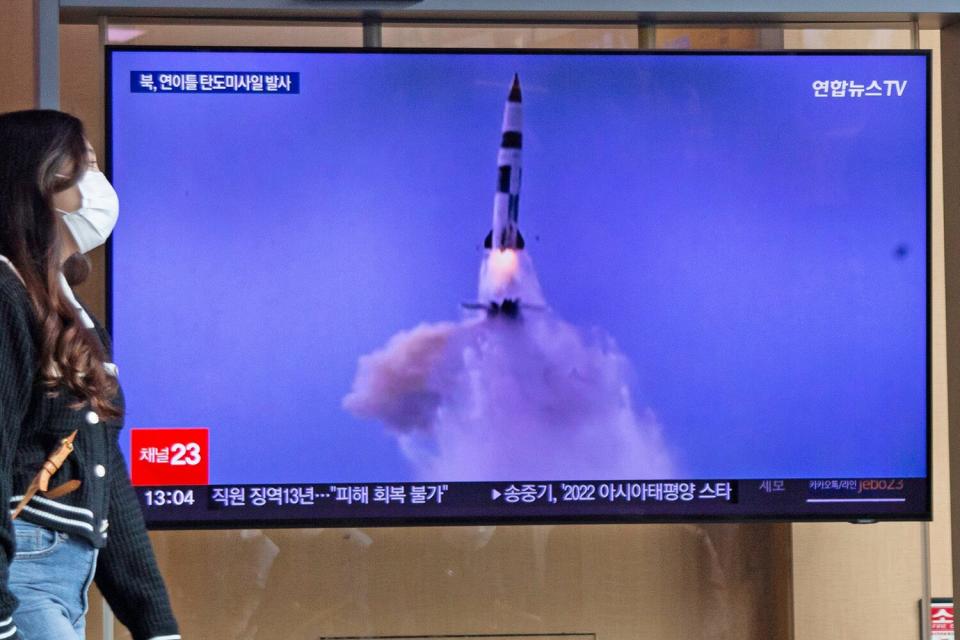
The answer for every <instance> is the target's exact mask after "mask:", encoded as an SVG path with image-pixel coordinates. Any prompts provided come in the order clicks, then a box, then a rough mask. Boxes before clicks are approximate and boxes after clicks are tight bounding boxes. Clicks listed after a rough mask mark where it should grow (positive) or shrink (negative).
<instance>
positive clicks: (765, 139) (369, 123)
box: [111, 51, 927, 483]
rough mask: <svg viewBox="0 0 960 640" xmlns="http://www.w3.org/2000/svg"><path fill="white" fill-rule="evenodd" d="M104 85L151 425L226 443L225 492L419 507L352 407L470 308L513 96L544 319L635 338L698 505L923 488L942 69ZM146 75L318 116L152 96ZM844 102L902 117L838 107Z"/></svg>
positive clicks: (798, 61) (771, 66)
mask: <svg viewBox="0 0 960 640" xmlns="http://www.w3.org/2000/svg"><path fill="white" fill-rule="evenodd" d="M112 56H113V76H112V81H113V86H112V96H111V100H112V105H113V106H112V109H113V110H112V123H111V129H112V140H111V144H112V170H113V182H114V185H115V187H116V189H117V191H118V193H119V195H120V199H121V217H120V222H119V224H118V227H117V230H116V232H115V234H114V237H113V243H112V251H113V331H114V341H115V348H116V353H115V359H116V361H117V363H118V364H119V366H120V371H121V382H122V384H123V385H124V390H125V392H126V396H127V402H128V418H127V426H128V427H177V426H183V427H197V426H202V427H209V428H210V429H211V437H210V442H211V474H210V479H211V482H214V483H254V482H298V481H305V480H309V481H331V482H333V481H336V482H361V481H367V482H383V481H402V480H406V479H408V478H409V477H410V469H409V465H408V463H407V462H406V461H405V460H404V458H403V457H402V455H401V454H400V452H399V451H398V449H397V445H396V443H395V441H394V440H393V439H392V438H391V437H390V436H389V435H388V434H387V433H386V431H385V430H384V429H383V427H382V426H381V425H379V424H376V423H373V422H364V421H358V420H356V419H354V418H353V417H352V416H350V415H349V414H348V413H347V412H346V411H344V410H343V409H342V408H341V405H340V401H341V399H342V397H343V396H344V395H345V394H346V393H347V392H348V391H349V389H350V386H351V383H352V381H353V376H354V374H355V372H356V364H357V358H358V357H359V356H360V355H362V354H365V353H369V352H371V351H373V350H375V349H377V348H379V347H380V346H382V345H383V344H384V343H385V342H386V341H387V339H389V337H390V336H391V335H393V334H394V333H396V332H397V331H400V330H403V329H409V328H412V327H414V326H416V325H417V324H418V323H420V322H423V321H430V322H435V321H443V320H457V319H458V318H459V317H460V310H459V308H458V307H459V303H460V302H462V301H466V300H471V299H473V297H474V296H475V295H476V283H477V270H478V267H479V263H480V259H481V257H482V250H481V243H482V241H483V237H484V236H485V235H486V233H487V231H489V226H490V218H491V213H492V202H493V192H494V185H495V177H496V162H495V159H496V152H497V146H498V143H499V133H500V131H499V127H500V118H501V114H502V108H503V101H504V99H505V97H506V92H507V88H508V86H509V82H510V79H511V78H512V76H513V73H514V72H518V73H519V74H520V79H521V83H522V85H523V90H524V119H525V129H524V156H523V166H524V174H523V176H524V182H523V188H522V193H521V203H520V229H521V231H522V233H523V234H524V236H525V238H526V239H527V250H528V251H529V252H530V254H531V256H532V257H533V259H534V263H535V265H536V267H537V272H538V275H539V278H540V281H541V283H542V285H543V290H544V294H545V296H546V299H547V301H548V302H549V303H550V305H551V306H552V307H553V308H554V310H555V311H556V313H557V315H558V316H559V317H561V318H563V319H564V320H566V321H568V322H571V323H573V324H574V325H576V326H579V327H582V328H583V329H585V330H589V329H590V328H591V327H600V328H602V329H603V330H604V331H606V332H607V333H609V334H610V335H612V336H613V337H614V339H615V340H616V341H617V343H618V345H619V347H620V348H621V349H622V350H623V352H624V353H625V354H626V355H627V356H628V357H629V359H630V361H631V363H632V365H633V368H634V372H635V380H634V385H633V387H634V388H633V392H634V397H635V399H636V402H637V404H638V405H639V406H642V407H649V408H650V409H652V411H653V412H654V413H655V414H656V416H657V419H658V421H659V422H660V423H661V424H662V425H663V429H664V437H665V440H666V441H667V443H668V444H669V445H670V447H671V448H672V449H673V451H675V453H676V458H677V462H678V466H679V467H680V468H681V469H682V471H683V473H684V475H686V476H688V477H698V478H711V477H716V478H721V477H722V478H762V477H774V478H784V477H839V476H888V475H889V476H923V475H925V473H926V443H925V434H926V409H925V406H926V396H925V385H926V378H925V376H926V352H925V345H926V326H925V313H926V289H925V269H926V266H925V257H926V251H927V247H926V148H925V144H926V143H925V135H926V133H925V117H926V111H925V109H926V106H925V93H926V87H925V78H926V72H925V68H924V58H922V57H919V56H880V55H860V56H857V55H846V56H828V55H816V56H814V55H803V56H757V55H750V56H743V55H741V56H737V55H726V56H707V55H636V56H633V55H629V56H628V55H583V56H576V55H571V56H563V55H546V54H538V55H509V54H410V53H407V54H389V53H378V54H371V53H363V54H360V53H222V52H144V51H115V52H113V54H112ZM131 70H210V71H228V70H238V71H240V70H242V71H252V70H269V71H298V72H300V74H301V93H300V94H299V95H295V96H279V95H274V96H262V95H156V94H132V93H130V76H129V73H130V71H131ZM831 79H846V80H855V81H857V82H861V83H864V82H869V81H871V80H880V81H882V80H888V79H889V80H907V81H908V87H907V91H906V93H905V95H904V96H903V97H881V98H861V99H853V98H846V99H839V98H827V99H822V98H819V99H818V98H815V97H814V96H813V90H812V88H811V83H812V82H813V81H814V80H831ZM545 446H548V447H549V446H563V443H562V442H554V443H545ZM437 480H442V478H437Z"/></svg>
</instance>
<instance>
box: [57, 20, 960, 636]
mask: <svg viewBox="0 0 960 640" xmlns="http://www.w3.org/2000/svg"><path fill="white" fill-rule="evenodd" d="M61 34H62V38H61V39H62V53H63V62H62V74H61V77H62V91H63V105H64V109H65V110H68V111H72V112H74V113H76V114H77V115H79V116H80V117H81V118H82V119H83V120H84V121H85V122H86V123H87V127H88V131H89V132H90V137H91V139H92V140H93V142H94V145H95V146H97V148H98V150H100V151H101V153H102V151H103V128H102V118H103V103H102V96H101V95H100V93H99V92H98V91H94V90H91V87H102V86H103V78H102V76H101V73H102V66H101V62H100V61H101V55H102V52H101V50H100V47H99V35H98V30H97V28H96V27H92V26H85V25H65V26H63V27H62V30H61ZM107 37H108V40H109V42H110V43H112V44H121V43H122V44H134V45H136V44H142V45H161V44H165V45H175V44H179V45H196V46H202V45H238V46H245V45H249V46H270V45H274V46H276V45H283V46H358V45H359V44H360V43H361V42H362V28H361V27H360V26H359V25H357V24H346V23H345V24H323V25H316V24H309V25H306V24H301V23H297V24H278V23H260V24H251V23H220V24H210V23H198V22H189V21H183V22H177V23H169V22H164V23H153V22H150V21H137V22H129V21H127V22H111V23H110V25H109V28H108V30H107ZM382 41H383V45H384V46H398V47H443V46H450V47H550V48H553V47H556V48H591V47H602V48H636V47H639V46H641V44H642V43H651V44H654V45H655V46H656V47H657V48H682V49H723V48H731V49H753V48H767V49H774V48H779V47H786V48H803V47H806V48H851V47H866V46H873V47H881V48H905V47H909V44H910V33H909V31H906V30H904V29H888V30H882V31H871V30H864V31H855V30H850V29H841V30H828V29H817V30H806V29H793V28H791V29H786V30H783V31H782V32H781V30H779V29H771V28H764V29H752V28H740V27H738V28H732V29H723V28H716V27H711V28H700V27H698V28H692V27H678V26H670V27H658V28H656V29H638V28H636V27H633V26H620V25H614V26H597V25H589V26H517V25H510V26H494V25H489V26H488V25H385V26H384V27H383V38H382ZM98 260H99V258H98ZM95 265H96V269H97V270H96V273H95V276H94V278H93V279H92V280H91V282H90V283H89V284H88V285H87V287H86V288H85V297H86V298H87V299H88V300H91V301H92V302H93V305H94V310H95V311H96V312H97V313H99V314H100V315H101V316H102V310H103V297H104V279H103V270H102V261H99V262H98V261H95ZM919 527H920V525H917V524H915V523H907V524H885V525H882V526H881V527H875V528H855V527H850V526H848V525H842V524H832V525H819V524H806V525H802V526H800V527H792V528H791V527H790V526H789V525H785V524H749V525H738V524H729V525H641V526H615V525H604V526H572V525H564V526H529V527H522V526H500V527H493V526H477V527H448V528H437V527H423V528H380V529H297V530H290V529H273V530H242V531H194V532H158V533H153V534H152V539H153V541H154V545H155V549H156V552H157V555H158V558H159V560H160V563H161V567H162V570H163V572H164V575H165V576H166V579H167V583H168V587H169V589H170V593H171V597H172V600H173V604H174V608H175V610H176V611H177V613H178V617H179V620H180V623H181V627H182V631H183V635H184V638H216V639H217V640H231V639H234V638H236V639H241V638H242V639H254V640H259V639H270V640H273V639H276V638H284V639H285V640H287V639H289V640H298V639H304V640H315V639H317V638H320V637H327V638H330V637H344V636H348V637H385V636H411V637H426V636H431V637H449V636H463V635H469V634H477V635H481V636H484V637H489V638H496V639H499V638H501V637H505V636H512V637H516V636H527V637H537V638H541V639H544V640H552V638H554V637H556V636H558V635H559V634H565V637H567V638H568V639H570V638H571V636H570V635H566V634H573V636H572V637H573V638H576V639H577V640H579V638H581V637H590V638H598V637H600V638H604V639H619V638H624V639H626V638H647V637H649V638H662V639H664V640H673V639H677V640H680V639H681V638H684V639H685V638H705V639H711V640H713V639H716V640H723V639H730V640H733V639H737V640H739V639H747V640H749V639H753V638H756V639H758V640H759V639H760V638H763V639H771V638H789V637H793V635H794V633H796V638H797V640H807V639H810V640H812V639H813V638H818V639H819V638H822V637H841V636H840V635H837V634H836V625H835V624H834V623H833V622H832V621H835V620H837V619H840V618H844V619H845V620H846V619H848V620H850V621H851V624H853V622H855V621H856V620H857V619H862V618H863V614H862V613H857V614H856V615H850V612H861V608H860V606H859V604H860V603H861V602H862V601H863V600H869V599H871V598H873V600H870V601H871V602H873V603H874V605H875V606H874V605H872V606H871V608H870V613H869V615H870V616H871V617H872V619H873V620H874V621H875V622H876V625H874V626H871V629H874V627H876V628H878V629H883V628H887V630H889V631H891V633H892V632H893V631H896V633H893V634H892V635H890V634H888V635H883V633H881V632H878V634H877V637H894V636H895V635H896V636H897V637H910V635H909V634H910V629H913V630H915V629H916V624H915V623H916V618H915V617H911V616H910V614H908V613H905V611H906V610H907V608H909V607H911V606H912V607H914V609H913V610H914V611H915V610H916V609H915V607H916V598H917V597H918V594H919V593H920V592H922V589H921V583H920V579H921V578H920V577H919V574H920V571H919V568H918V566H917V562H916V561H915V560H916V558H918V557H919V543H918V537H917V536H916V535H915V534H914V532H915V531H918V530H919ZM864 531H866V532H867V533H866V534H864V533H862V532H864ZM792 536H793V537H796V538H797V539H796V540H794V539H793V537H792ZM947 544H949V543H947ZM878 557H884V558H896V559H897V561H895V562H894V561H892V560H891V561H889V562H888V561H884V562H882V563H878V562H877V561H876V559H877V558H878ZM878 564H881V565H883V566H881V567H879V568H878V567H877V565H878ZM795 566H796V567H799V568H800V571H797V570H796V569H795ZM823 581H830V582H831V585H832V586H831V588H830V589H828V590H823V589H821V586H822V584H823ZM876 584H884V585H888V586H890V585H898V586H899V587H902V588H899V589H894V588H893V587H892V586H890V588H887V589H885V590H884V591H883V593H882V597H879V596H876V592H875V591H874V589H873V587H874V586H875V585H876ZM794 593H796V594H797V595H796V596H794ZM935 595H948V594H935ZM91 600H92V608H91V614H90V616H89V619H88V625H89V629H90V631H89V637H91V638H96V637H100V635H99V634H100V628H99V615H98V611H99V609H98V607H99V602H100V599H99V598H92V599H91ZM794 600H796V602H797V603H798V605H799V606H798V608H797V610H796V611H794V609H793V602H794ZM794 614H796V615H797V619H796V621H795V622H794V620H793V619H792V616H793V615H794ZM894 619H895V620H894ZM891 621H892V622H895V623H896V624H894V625H891V624H888V623H889V622H891ZM911 624H912V625H913V626H912V627H910V628H908V627H909V625H911ZM896 625H900V626H896ZM844 628H846V627H844ZM850 629H851V635H850V636H848V637H853V636H854V635H857V632H855V631H852V629H857V630H862V629H861V628H860V627H855V626H851V628H850ZM901 631H903V633H901ZM831 633H833V635H832V636H831V635H830V634H831ZM116 637H117V638H129V637H130V636H129V634H128V633H127V632H126V631H125V630H123V629H121V627H120V626H119V625H117V627H116Z"/></svg>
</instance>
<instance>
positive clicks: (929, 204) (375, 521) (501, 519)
mask: <svg viewBox="0 0 960 640" xmlns="http://www.w3.org/2000/svg"><path fill="white" fill-rule="evenodd" d="M125 51H136V52H165V51H173V52H198V53H201V52H202V53H320V54H323V53H340V54H342V53H353V54H385V53H386V54H407V55H418V54H438V53H439V54H452V55H502V54H508V55H530V56H546V55H580V56H611V55H612V56H709V57H733V56H760V57H792V56H836V57H849V56H890V57H922V58H924V60H925V69H926V92H925V94H926V95H925V104H926V109H925V117H926V123H925V124H926V127H925V128H926V190H925V191H926V220H925V222H926V292H925V293H926V309H925V313H926V340H925V343H926V372H925V373H926V381H925V383H926V384H925V388H926V467H927V476H926V478H925V480H926V492H925V493H926V504H925V505H924V508H923V509H922V510H919V511H910V512H904V513H898V514H889V513H881V512H877V511H869V510H864V511H862V512H859V513H856V514H853V515H848V514H844V515H836V514H795V513H794V514H790V513H783V514H776V515H766V514H758V515H756V516H746V517H741V516H738V515H733V516H715V515H693V516H676V517H675V516H672V515H671V516H657V515H633V514H619V513H610V514H609V515H608V516H596V517H594V516H587V517H584V516H567V515H561V516H556V517H552V516H551V517H535V518H531V517H526V516H519V517H517V516H502V515H500V516H489V517H467V518H465V517H454V516H451V517H444V518H432V517H409V518H407V517H401V518H371V517H358V518H306V519H283V520H272V519H271V520H262V519H250V518H245V519H231V520H229V521H221V520H163V521H156V520H151V519H150V517H149V513H148V512H145V513H144V516H145V519H146V522H147V526H148V528H149V529H152V530H157V531H162V530H221V529H222V530H230V529H246V528H261V529H275V528H315V527H409V526H475V525H543V524H654V523H701V522H702V523H707V522H713V523H719V522H725V523H746V522H854V523H873V522H897V521H908V522H929V521H931V520H932V519H933V508H932V505H933V397H932V375H933V374H932V372H933V369H932V353H933V346H932V310H931V305H932V300H931V294H932V241H933V238H932V209H933V200H932V196H933V191H932V180H933V177H932V168H933V167H932V153H933V149H932V139H933V138H932V135H933V133H932V127H933V124H932V108H933V104H932V95H933V88H932V84H931V82H932V73H933V70H932V51H931V50H929V49H794V50H771V51H767V50H715V49H704V50H673V49H671V50H640V49H564V48H556V49H539V48H538V49H510V48H461V47H456V48H444V47H376V48H371V47H275V46H268V47H257V46H179V45H177V46H175V45H161V46H156V45H144V46H138V45H106V46H105V47H104V57H105V60H104V71H105V73H104V103H105V116H104V117H105V121H104V132H105V147H106V148H105V150H104V152H105V153H104V155H105V157H106V171H105V173H106V175H107V177H108V178H109V179H110V180H111V181H112V179H113V102H112V85H113V82H112V80H113V54H114V53H120V52H125ZM105 257H106V273H105V289H106V315H107V318H106V323H107V328H108V331H110V332H111V334H112V331H113V238H112V237H111V238H110V239H108V241H107V244H106V252H105ZM758 480H759V479H755V478H743V479H737V480H736V481H737V482H750V481H758ZM651 481H656V480H655V479H651ZM542 482H550V481H546V480H545V481H542ZM353 484H362V483H353ZM383 484H398V483H389V482H384V483H383Z"/></svg>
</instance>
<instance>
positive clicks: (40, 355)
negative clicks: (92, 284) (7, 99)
mask: <svg viewBox="0 0 960 640" xmlns="http://www.w3.org/2000/svg"><path fill="white" fill-rule="evenodd" d="M117 212H118V204H117V200H116V194H115V193H114V192H113V189H112V187H110V185H109V183H108V182H107V181H106V178H104V177H103V174H102V173H100V172H99V169H98V168H97V166H96V158H95V156H94V155H93V154H92V149H90V148H89V147H88V145H87V143H86V139H85V138H84V134H83V125H82V124H81V123H80V121H79V120H77V119H76V118H74V117H72V116H69V115H67V114H64V113H60V112H58V111H19V112H15V113H8V114H4V115H0V501H8V502H9V504H10V508H11V509H12V510H13V509H16V519H15V520H13V522H11V512H10V511H6V510H2V514H3V515H2V518H3V522H2V523H0V525H2V526H0V640H6V639H7V638H23V639H25V640H34V639H36V640H51V639H56V640H69V639H74V638H83V637H84V614H85V613H86V608H87V588H88V586H89V584H90V582H91V580H96V583H97V586H98V587H99V589H100V591H101V593H103V595H104V596H105V597H106V599H107V602H108V603H109V604H110V606H111V608H112V609H113V610H114V612H115V613H116V614H117V617H118V618H119V619H120V621H121V622H122V623H123V624H124V625H126V626H127V628H128V629H129V630H130V631H131V633H132V634H133V637H134V639H135V640H176V639H179V638H180V635H179V634H178V631H177V623H176V621H175V620H174V617H173V613H172V611H171V609H170V604H169V599H168V597H167V593H166V589H165V588H164V584H163V579H162V578H161V577H160V574H159V571H158V569H157V565H156V561H155V559H154V556H153V551H152V549H151V547H150V541H149V538H148V537H147V534H146V530H145V527H144V523H143V518H142V515H141V513H140V507H139V504H138V502H137V498H136V495H135V494H134V491H133V488H132V486H131V485H130V480H129V478H128V476H127V471H126V466H125V463H124V460H123V457H122V455H121V453H120V449H119V446H118V435H119V431H120V429H121V427H122V416H123V395H122V393H121V392H120V389H119V387H118V385H117V380H116V378H115V376H114V374H115V371H116V368H115V367H113V365H112V364H111V363H110V362H109V352H110V351H109V350H110V345H109V339H108V337H107V335H106V332H105V331H104V330H103V328H102V327H101V326H100V325H99V324H97V323H96V322H94V321H93V319H92V318H91V317H90V316H89V315H88V314H87V312H86V310H85V309H84V308H83V307H82V306H81V305H80V304H79V303H78V302H77V301H76V298H75V297H74V296H73V292H72V290H71V289H70V286H69V285H68V284H67V281H66V278H65V277H64V275H63V273H62V270H61V269H62V266H63V264H64V262H65V261H66V259H67V258H68V257H69V256H71V255H72V254H74V253H75V252H76V251H77V250H79V251H81V252H86V251H89V250H90V249H92V248H94V247H95V246H97V245H99V244H102V243H103V242H104V241H106V237H107V236H108V235H109V233H110V231H112V229H113V225H114V224H115V222H116V216H117ZM74 431H76V436H75V438H74V439H73V440H72V443H71V442H70V440H69V436H70V435H71V434H72V433H73V432H74ZM65 440H66V442H65ZM58 449H59V451H60V453H61V454H62V456H61V457H63V456H65V459H64V460H63V461H62V466H61V467H60V469H59V470H55V468H54V467H55V466H56V465H53V466H52V467H51V466H50V465H49V464H47V465H46V468H47V470H48V471H47V473H48V475H49V472H50V471H51V470H54V471H55V472H54V473H53V475H52V477H50V479H49V485H48V486H43V483H41V486H40V490H41V491H39V492H37V493H33V491H32V489H36V483H34V486H33V487H31V482H33V481H35V478H36V477H37V476H38V472H40V471H41V469H42V468H44V466H45V460H47V459H48V456H50V455H51V452H54V451H56V450H58ZM31 494H33V495H31ZM108 519H109V520H108ZM108 526H109V532H108Z"/></svg>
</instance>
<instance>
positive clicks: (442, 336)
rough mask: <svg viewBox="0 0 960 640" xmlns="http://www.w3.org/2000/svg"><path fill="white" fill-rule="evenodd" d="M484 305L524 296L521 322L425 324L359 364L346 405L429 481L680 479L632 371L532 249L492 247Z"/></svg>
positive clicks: (480, 315)
mask: <svg viewBox="0 0 960 640" xmlns="http://www.w3.org/2000/svg"><path fill="white" fill-rule="evenodd" d="M479 293H480V300H481V301H484V302H486V301H490V300H503V299H504V298H510V299H519V300H520V301H521V311H520V316H519V318H510V317H505V316H504V315H503V314H500V315H494V316H488V315H487V313H486V312H485V311H473V312H470V313H469V314H468V317H466V318H464V319H463V320H461V321H460V322H457V323H453V322H442V323H435V324H421V325H419V326H417V327H415V328H414V329H412V330H410V331H403V332H400V333H398V334H396V335H395V336H393V337H392V338H391V339H390V340H389V341H388V342H387V344H386V346H385V347H383V348H382V349H380V350H378V351H375V352H374V353H371V354H369V355H366V356H362V357H361V358H360V361H359V366H358V369H357V375H356V379H355V380H354V384H353V390H352V391H351V392H350V393H349V394H348V395H347V396H346V397H345V398H344V400H343V406H344V408H345V409H347V410H348V411H350V412H351V413H352V414H354V415H355V416H358V417H362V418H368V419H375V420H378V421H380V422H382V423H383V424H384V425H385V426H386V428H387V429H388V430H389V431H390V432H391V433H392V434H394V435H395V436H396V438H397V440H398V443H399V445H400V447H401V450H402V451H403V453H404V455H405V456H406V457H407V459H408V460H409V461H410V462H411V464H412V466H413V467H414V471H415V474H416V476H417V479H418V480H429V481H441V480H442V481H502V480H578V479H579V480H603V479H655V478H670V477H674V476H675V472H676V470H675V468H674V464H673V462H672V461H671V456H670V454H669V451H668V449H667V447H666V445H665V444H664V441H663V438H662V435H661V428H660V425H659V424H658V422H657V419H656V417H655V416H654V414H653V412H652V411H650V410H649V409H641V408H638V407H635V406H634V402H633V399H632V395H631V391H630V379H631V367H630V363H629V361H628V360H627V358H626V356H624V355H623V353H622V352H621V351H620V350H619V349H618V348H617V346H616V344H615V342H614V341H613V339H612V338H611V337H610V336H608V335H607V334H606V333H604V332H603V331H601V330H599V329H594V330H591V331H584V330H581V329H578V328H577V327H574V326H573V325H571V324H570V323H568V322H565V321H564V320H562V319H561V318H559V317H557V315H556V314H555V313H554V312H553V311H552V310H550V309H549V308H548V307H547V306H546V305H545V304H544V299H543V295H542V293H541V291H540V285H539V282H538V281H537V277H536V272H535V270H534V268H533V263H532V261H531V259H530V257H529V255H528V254H527V253H526V252H525V251H512V250H507V251H496V250H494V251H490V252H488V253H487V255H486V257H485V258H484V261H483V264H482V265H481V269H480V286H479Z"/></svg>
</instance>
